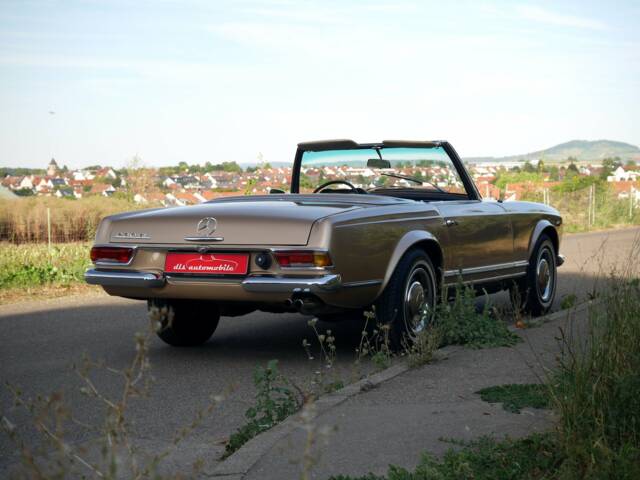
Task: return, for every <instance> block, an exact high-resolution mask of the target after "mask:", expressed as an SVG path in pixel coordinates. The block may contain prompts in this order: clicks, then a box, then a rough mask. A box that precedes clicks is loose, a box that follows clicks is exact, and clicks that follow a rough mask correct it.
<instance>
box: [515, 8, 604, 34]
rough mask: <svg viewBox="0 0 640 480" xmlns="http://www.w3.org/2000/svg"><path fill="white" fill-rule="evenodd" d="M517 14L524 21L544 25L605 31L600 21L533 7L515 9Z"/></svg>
mask: <svg viewBox="0 0 640 480" xmlns="http://www.w3.org/2000/svg"><path fill="white" fill-rule="evenodd" d="M517 12H518V14H519V16H520V17H522V18H524V19H526V20H532V21H534V22H540V23H546V24H548V25H558V26H563V27H573V28H586V29H591V30H606V28H607V26H606V25H605V24H604V23H603V22H601V21H600V20H594V19H591V18H585V17H579V16H575V15H566V14H562V13H558V12H552V11H551V10H546V9H544V8H541V7H538V6H534V5H520V6H519V7H517Z"/></svg>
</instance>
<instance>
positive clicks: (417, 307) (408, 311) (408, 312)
mask: <svg viewBox="0 0 640 480" xmlns="http://www.w3.org/2000/svg"><path fill="white" fill-rule="evenodd" d="M432 302H433V290H432V280H431V276H430V275H429V273H428V272H427V271H426V270H425V269H424V268H423V267H422V266H421V265H418V266H417V267H416V268H415V269H414V270H413V272H411V276H410V278H409V281H408V282H407V287H406V289H405V294H404V318H405V322H406V323H407V330H408V331H409V332H411V333H412V334H414V335H415V334H417V333H419V332H421V331H422V330H424V328H425V327H426V325H427V324H428V322H429V319H430V318H431V316H430V305H431V304H432Z"/></svg>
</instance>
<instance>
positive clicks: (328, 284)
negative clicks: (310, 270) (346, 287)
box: [242, 274, 342, 293]
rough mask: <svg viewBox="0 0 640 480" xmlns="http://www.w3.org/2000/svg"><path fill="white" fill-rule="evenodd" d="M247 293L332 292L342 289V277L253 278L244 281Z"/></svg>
mask: <svg viewBox="0 0 640 480" xmlns="http://www.w3.org/2000/svg"><path fill="white" fill-rule="evenodd" d="M242 286H243V288H244V289H245V290H246V291H247V292H256V293H302V292H311V293H313V292H330V291H334V290H338V289H340V288H341V287H342V278H341V277H340V275H337V274H331V275H323V276H322V277H270V276H252V277H247V278H245V279H244V280H243V281H242Z"/></svg>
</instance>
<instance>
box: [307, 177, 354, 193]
mask: <svg viewBox="0 0 640 480" xmlns="http://www.w3.org/2000/svg"><path fill="white" fill-rule="evenodd" d="M338 184H342V185H346V186H348V187H349V188H350V189H351V190H353V191H354V192H355V193H359V190H358V189H357V188H356V187H355V186H353V185H352V184H351V183H349V182H347V181H346V180H331V181H329V182H324V183H323V184H322V185H318V187H317V188H316V189H315V190H314V191H313V193H318V192H320V191H322V190H324V189H325V188H326V187H328V186H329V185H338Z"/></svg>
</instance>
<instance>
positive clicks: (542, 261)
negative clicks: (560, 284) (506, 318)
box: [511, 235, 558, 316]
mask: <svg viewBox="0 0 640 480" xmlns="http://www.w3.org/2000/svg"><path fill="white" fill-rule="evenodd" d="M557 264H558V262H557V258H556V251H555V248H554V246H553V242H552V241H551V239H550V238H549V237H548V236H547V235H542V236H541V237H540V238H539V239H538V242H537V243H536V246H535V248H534V250H533V254H532V255H531V258H530V259H529V266H528V267H527V275H526V276H525V277H524V278H523V279H522V280H520V281H519V282H517V283H516V284H515V285H514V286H513V287H512V288H511V298H512V301H513V303H514V306H515V307H519V308H521V309H523V310H524V311H525V313H529V314H531V315H534V316H539V315H544V314H545V313H547V312H548V311H549V309H550V308H551V305H552V304H553V300H554V298H555V296H556V285H557V278H558V277H557Z"/></svg>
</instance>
